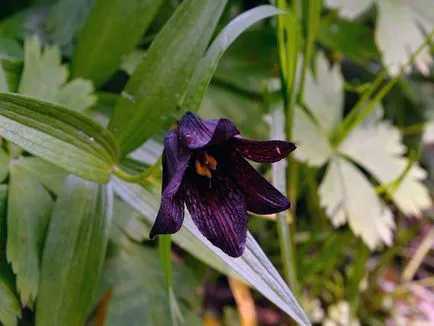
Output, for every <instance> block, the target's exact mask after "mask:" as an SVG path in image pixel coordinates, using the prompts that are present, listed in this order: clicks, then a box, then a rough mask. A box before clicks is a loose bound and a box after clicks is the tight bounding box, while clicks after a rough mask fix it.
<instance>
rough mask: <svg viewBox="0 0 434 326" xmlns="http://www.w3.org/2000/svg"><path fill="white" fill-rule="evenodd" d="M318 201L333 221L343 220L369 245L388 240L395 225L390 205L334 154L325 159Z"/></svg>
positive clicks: (344, 161) (343, 222)
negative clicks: (330, 158) (319, 200)
mask: <svg viewBox="0 0 434 326" xmlns="http://www.w3.org/2000/svg"><path fill="white" fill-rule="evenodd" d="M319 195H320V199H321V205H323V206H324V207H325V208H326V212H327V215H328V216H329V217H330V219H331V221H332V223H333V225H334V226H335V227H339V226H341V225H343V224H345V223H346V222H348V225H349V226H350V228H351V230H352V231H353V232H354V234H356V235H359V236H360V237H361V238H362V239H363V241H364V242H365V243H366V244H367V245H368V247H369V248H370V249H374V248H376V247H377V246H378V245H380V244H381V243H385V244H387V245H390V244H392V229H393V228H394V226H395V223H394V221H393V215H392V212H391V211H390V209H389V208H388V207H387V206H386V205H385V203H383V202H382V201H381V199H380V198H378V196H377V194H376V193H375V190H374V188H373V187H372V185H371V183H370V182H369V180H368V179H367V178H366V177H365V176H364V175H363V173H362V172H361V171H359V170H358V169H357V167H356V166H354V165H353V164H351V163H350V162H348V161H347V160H345V159H343V158H340V157H335V158H333V159H332V160H331V162H330V163H329V166H328V168H327V171H326V174H325V177H324V180H323V181H322V183H321V186H320V188H319Z"/></svg>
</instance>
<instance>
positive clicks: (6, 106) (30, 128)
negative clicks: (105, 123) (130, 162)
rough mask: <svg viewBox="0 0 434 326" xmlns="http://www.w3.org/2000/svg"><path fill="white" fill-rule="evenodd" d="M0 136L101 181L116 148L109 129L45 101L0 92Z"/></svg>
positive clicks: (82, 175)
mask: <svg viewBox="0 0 434 326" xmlns="http://www.w3.org/2000/svg"><path fill="white" fill-rule="evenodd" d="M0 136H2V137H4V138H6V139H8V140H10V141H12V142H14V143H16V144H17V145H19V146H21V147H22V148H24V149H25V150H27V151H28V152H30V153H32V154H34V155H36V156H40V157H42V158H43V159H44V160H46V161H48V162H50V163H53V164H55V165H57V166H59V167H61V168H64V169H65V170H66V171H68V172H70V173H73V174H77V175H79V176H81V177H83V178H85V179H89V180H93V181H95V182H100V183H105V182H107V181H108V180H109V178H110V172H111V167H112V165H113V164H114V163H115V162H116V161H117V157H118V149H117V144H116V141H115V140H114V138H113V136H112V135H111V133H110V132H109V131H108V130H106V129H104V128H102V127H101V126H100V125H98V124H96V123H95V122H93V121H91V120H89V119H88V118H86V117H84V116H82V115H80V114H79V113H76V112H74V111H71V110H68V109H66V108H64V107H60V106H57V105H54V104H50V103H47V102H42V101H39V100H36V99H32V98H29V97H25V96H22V95H17V94H11V93H0Z"/></svg>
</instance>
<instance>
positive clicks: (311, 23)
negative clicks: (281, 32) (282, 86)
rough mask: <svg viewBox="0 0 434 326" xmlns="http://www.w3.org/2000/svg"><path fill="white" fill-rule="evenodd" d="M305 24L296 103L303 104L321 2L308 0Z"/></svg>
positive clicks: (319, 0)
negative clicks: (304, 38) (301, 64)
mask: <svg viewBox="0 0 434 326" xmlns="http://www.w3.org/2000/svg"><path fill="white" fill-rule="evenodd" d="M305 6H307V8H306V9H307V22H306V33H305V34H306V40H305V42H304V57H303V66H302V70H301V77H300V82H299V92H298V102H299V103H303V94H304V84H305V80H306V75H307V72H308V69H309V66H310V62H311V60H312V55H313V49H314V45H315V38H316V35H317V32H318V27H319V23H320V16H321V0H308V2H307V4H305Z"/></svg>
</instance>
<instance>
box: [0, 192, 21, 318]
mask: <svg viewBox="0 0 434 326" xmlns="http://www.w3.org/2000/svg"><path fill="white" fill-rule="evenodd" d="M6 197H7V186H6V185H1V186H0V324H2V325H4V326H15V325H17V318H20V317H21V308H20V303H19V300H18V298H17V296H16V295H15V290H14V287H13V282H12V280H11V278H10V275H11V274H12V271H11V270H10V267H9V266H8V264H7V262H6V255H5V253H4V249H5V247H6V230H5V229H6V219H7V213H6V202H7V198H6Z"/></svg>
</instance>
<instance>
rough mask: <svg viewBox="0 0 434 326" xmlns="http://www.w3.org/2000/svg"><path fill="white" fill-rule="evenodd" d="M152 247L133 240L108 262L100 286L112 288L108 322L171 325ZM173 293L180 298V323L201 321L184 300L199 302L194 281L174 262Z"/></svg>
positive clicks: (115, 325) (136, 325)
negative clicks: (181, 316) (181, 317)
mask: <svg viewBox="0 0 434 326" xmlns="http://www.w3.org/2000/svg"><path fill="white" fill-rule="evenodd" d="M161 268H162V267H161V263H160V260H159V257H158V255H157V253H156V251H155V250H152V249H150V248H144V247H141V246H139V245H137V244H134V243H128V245H127V246H124V248H122V249H120V252H119V254H118V256H117V257H115V258H112V259H110V260H109V261H108V262H107V265H106V268H105V269H104V272H103V274H102V278H101V282H102V288H108V287H109V288H110V287H111V288H112V290H111V291H112V294H111V299H110V302H109V305H108V310H107V315H106V325H107V326H121V325H131V326H140V325H147V326H148V325H149V326H157V325H172V323H171V318H170V310H169V305H168V301H169V297H168V295H167V291H166V290H165V284H164V275H163V273H162V270H161ZM173 278H174V282H173V284H174V287H175V291H176V294H177V295H178V297H179V298H180V299H181V300H182V301H183V305H182V306H181V312H182V315H183V316H184V322H183V323H182V325H202V321H201V320H200V319H199V318H198V317H197V316H195V315H194V314H193V313H192V312H191V311H188V307H187V305H186V303H189V304H191V305H193V304H194V306H195V307H197V305H198V304H199V302H198V298H197V295H196V294H195V287H196V286H197V281H195V280H194V276H193V274H192V272H191V271H190V270H188V269H187V268H186V266H184V265H182V264H180V263H176V267H175V268H174V270H173Z"/></svg>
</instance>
